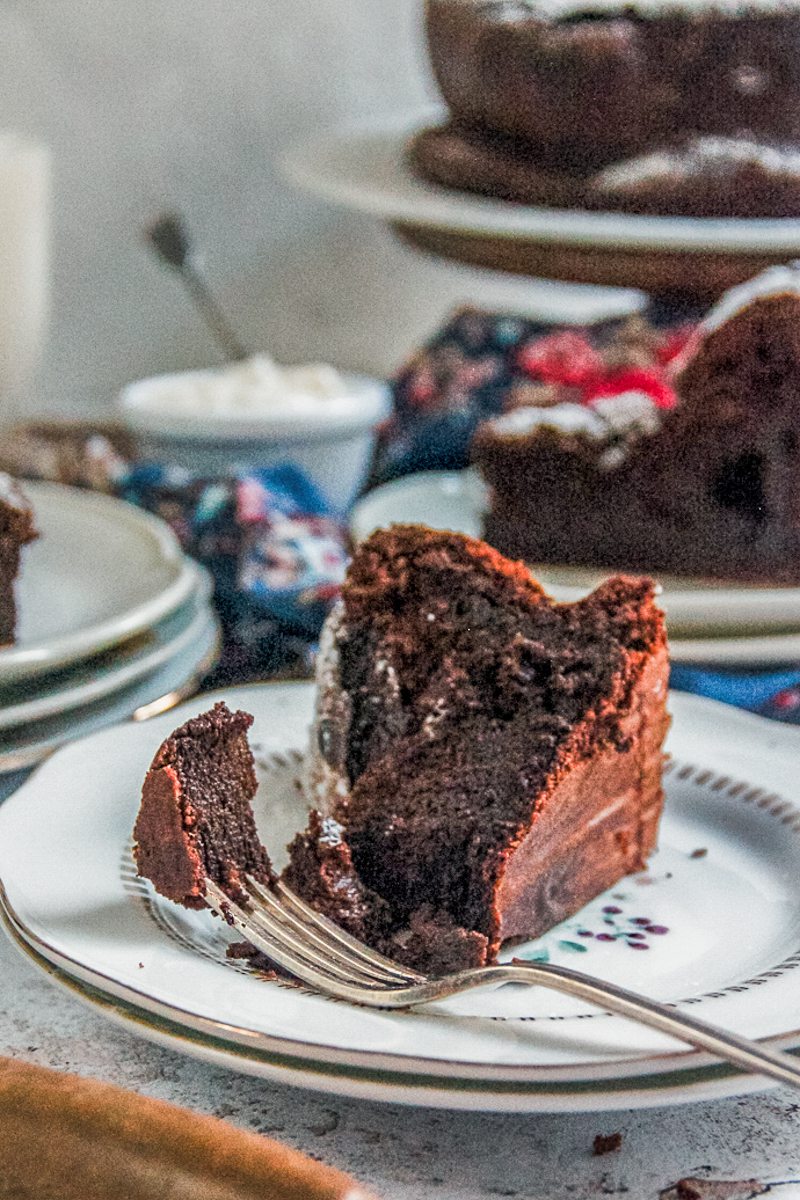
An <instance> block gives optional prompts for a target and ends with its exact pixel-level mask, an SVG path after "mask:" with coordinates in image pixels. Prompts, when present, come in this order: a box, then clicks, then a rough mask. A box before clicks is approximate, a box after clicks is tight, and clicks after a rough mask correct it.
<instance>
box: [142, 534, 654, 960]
mask: <svg viewBox="0 0 800 1200" xmlns="http://www.w3.org/2000/svg"><path fill="white" fill-rule="evenodd" d="M666 687H667V649H666V641H665V635H664V626H663V619H662V614H661V613H660V612H659V610H658V608H657V607H656V606H655V604H654V601H653V585H652V583H651V582H650V581H649V580H646V579H627V578H622V577H620V578H616V579H611V580H609V581H608V582H607V583H605V584H604V585H603V586H602V587H601V588H599V589H598V590H597V591H596V592H595V593H593V594H592V595H591V596H590V597H588V598H587V599H586V600H583V601H581V602H580V603H577V604H571V605H559V604H555V603H553V601H551V600H550V599H549V598H548V597H547V596H546V595H545V594H544V592H543V591H542V589H541V588H540V587H539V585H538V584H537V583H536V582H535V581H534V580H533V578H532V577H531V576H530V574H529V573H528V571H527V570H526V569H525V568H524V566H523V565H522V564H521V563H514V562H510V561H509V560H507V559H504V558H502V557H501V556H500V555H499V554H498V553H497V552H496V551H494V550H492V549H490V548H489V547H488V546H486V545H485V544H484V543H482V542H479V541H476V540H474V539H471V538H466V537H463V536H461V535H459V534H451V533H440V532H434V531H433V530H429V529H426V528H423V527H420V526H400V527H395V528H392V529H390V530H384V531H379V532H378V533H375V534H373V536H372V537H371V538H370V539H369V540H368V541H367V542H366V543H365V544H364V545H363V546H362V547H361V548H360V549H359V550H358V551H357V552H356V555H355V558H354V560H353V563H352V566H351V568H350V571H349V574H348V578H347V581H346V583H345V585H344V589H343V595H342V599H341V602H340V604H339V605H338V607H337V608H336V609H335V610H334V612H333V613H332V615H331V617H330V618H329V621H328V623H327V625H326V629H325V633H324V639H323V646H322V650H321V654H320V666H319V673H318V701H317V711H316V716H315V720H314V725H313V734H312V749H311V754H310V761H309V768H308V778H309V788H310V793H311V798H312V800H313V802H314V804H315V806H316V807H315V809H314V810H313V811H312V813H311V817H310V821H309V825H308V828H307V829H306V831H305V832H304V833H301V834H298V835H297V837H296V838H295V839H294V841H293V842H292V844H291V846H290V847H289V864H288V866H287V868H286V870H285V871H284V875H283V878H284V880H285V882H286V883H287V884H288V885H289V886H290V887H291V888H293V889H294V890H295V891H296V892H298V893H299V894H300V895H302V896H303V897H305V898H306V899H307V900H308V902H309V903H310V904H311V905H313V906H314V907H315V908H316V909H317V910H318V911H320V912H323V913H325V914H326V915H327V916H329V917H330V918H332V919H333V920H334V921H336V922H337V923H339V924H340V925H341V926H342V927H343V928H345V929H347V930H348V931H349V932H350V933H352V934H354V935H355V936H356V937H358V938H360V939H361V940H363V941H365V942H367V943H369V944H371V945H372V946H374V947H376V948H377V949H379V950H381V951H382V952H384V953H385V954H388V955H389V956H390V957H392V958H393V959H395V960H397V961H400V962H404V963H406V964H408V965H410V966H413V967H415V968H416V969H417V970H420V971H422V972H424V973H426V974H444V973H449V972H452V971H457V970H460V969H464V968H468V967H472V966H479V965H481V964H484V963H486V962H491V961H492V960H493V959H494V958H495V956H496V954H497V951H498V949H499V947H500V945H501V944H502V943H503V942H505V941H508V940H514V939H516V940H519V939H522V938H531V937H536V936H537V935H538V934H540V933H542V932H543V931H544V930H546V929H548V928H549V927H550V926H552V925H553V924H555V923H557V922H558V921H560V920H562V919H563V918H564V917H566V916H568V915H569V914H571V913H573V912H575V911H576V910H577V909H578V908H580V907H581V906H582V905H583V904H585V903H586V902H587V901H588V900H590V899H591V898H592V897H593V896H595V895H597V894H598V893H599V892H601V891H602V890H603V889H605V888H607V887H609V886H611V885H613V884H614V883H616V882H617V881H618V880H619V879H620V878H621V877H622V876H624V875H627V874H628V873H629V872H631V871H636V870H638V869H640V868H641V867H643V866H644V864H645V860H646V858H647V855H648V854H649V853H650V851H651V850H652V849H653V847H654V844H655V839H656V832H657V826H658V820H659V816H660V813H661V806H662V799H663V797H662V790H661V761H662V753H661V746H662V741H663V738H664V735H665V732H666V729H667V724H668V718H667V715H666V710H665V703H666ZM249 723H250V718H249V717H247V715H246V714H244V713H230V712H229V711H228V710H227V708H225V706H224V705H221V704H218V705H217V706H216V707H215V708H214V709H213V710H212V712H210V713H206V714H204V715H203V716H200V717H196V718H194V719H193V720H191V721H188V722H187V723H186V724H185V725H184V726H183V727H182V728H181V729H179V730H177V731H176V733H174V734H173V735H172V737H170V738H168V739H167V740H166V741H165V742H164V744H163V746H162V747H161V748H160V750H159V751H158V753H157V754H156V757H155V759H154V761H153V765H152V767H151V769H150V771H149V772H148V774H147V777H146V779H145V784H144V788H143V793H142V806H141V810H140V813H139V817H138V819H137V822H136V830H135V836H136V839H137V847H136V858H137V863H138V866H139V871H140V874H142V875H144V876H146V877H147V878H149V879H150V880H151V881H152V882H153V883H154V885H155V886H156V888H157V889H158V890H159V891H160V892H162V893H163V894H164V895H166V896H168V897H169V898H170V899H172V900H175V901H177V902H179V903H182V904H185V905H188V906H190V907H200V906H202V905H203V903H204V899H203V897H204V886H203V878H204V876H205V875H210V876H211V877H212V878H214V879H216V880H217V882H219V883H220V885H221V886H222V887H223V888H224V889H225V890H226V891H227V892H228V894H229V895H231V896H232V897H234V898H239V897H240V896H241V894H242V877H243V876H244V875H245V874H246V873H252V874H254V875H256V877H258V878H260V879H262V880H267V881H268V880H269V879H270V878H271V869H270V866H269V862H268V859H267V857H266V853H265V851H264V850H263V848H262V847H261V844H260V842H259V841H258V837H257V834H256V832H255V824H254V820H253V815H252V809H251V807H250V802H251V799H252V796H253V794H254V791H255V777H254V775H253V767H252V758H251V756H250V752H249V750H248V748H247V740H246V730H247V727H248V725H249ZM234 953H235V954H237V955H240V954H241V950H240V949H236V950H234ZM253 954H254V957H255V961H259V958H258V956H257V955H255V952H253Z"/></svg>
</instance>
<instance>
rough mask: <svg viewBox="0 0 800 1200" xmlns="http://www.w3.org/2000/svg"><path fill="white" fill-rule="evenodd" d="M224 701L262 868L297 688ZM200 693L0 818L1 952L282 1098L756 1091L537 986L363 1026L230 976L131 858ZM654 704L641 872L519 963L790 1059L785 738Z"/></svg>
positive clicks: (790, 754)
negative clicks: (168, 755) (647, 854)
mask: <svg viewBox="0 0 800 1200" xmlns="http://www.w3.org/2000/svg"><path fill="white" fill-rule="evenodd" d="M221 695H223V697H224V698H225V699H227V700H228V702H229V703H231V704H236V705H239V706H241V707H242V708H245V709H247V710H248V711H250V712H252V713H253V714H254V716H255V724H254V727H253V740H254V742H255V743H257V759H258V760H259V770H260V774H261V779H262V783H263V784H264V786H263V787H262V788H261V790H260V792H259V796H258V798H257V810H258V820H259V825H260V828H261V832H262V835H263V836H264V837H265V839H266V840H267V842H268V844H269V846H270V848H271V850H272V851H273V852H274V853H275V858H276V860H277V862H278V865H280V861H281V854H280V847H281V846H282V845H284V844H285V842H286V840H287V839H288V837H289V836H290V835H291V833H292V832H293V831H294V830H296V829H297V828H298V827H299V826H301V825H302V824H303V822H304V820H305V812H304V803H303V800H302V797H301V796H300V795H299V793H298V790H297V789H296V787H295V786H294V780H295V778H296V775H297V772H298V769H299V765H300V757H301V752H302V749H303V746H304V744H305V741H306V737H307V725H308V722H309V719H310V715H311V711H312V703H313V687H312V685H310V684H262V685H259V686H255V687H247V688H237V689H231V690H229V691H228V692H226V693H223V694H221ZM216 698H217V697H215V696H208V697H203V698H202V700H201V699H200V698H198V697H196V698H195V699H194V700H193V701H192V702H191V704H189V705H184V706H182V707H181V709H179V710H176V711H175V712H173V713H171V714H169V715H168V716H165V717H160V718H158V719H156V720H154V721H152V722H147V723H145V724H139V725H136V724H126V725H123V726H120V727H118V728H114V729H110V730H106V731H104V732H102V733H100V734H96V735H95V736H93V737H92V738H90V739H88V740H85V741H83V742H80V743H77V744H72V745H70V746H68V747H66V748H64V749H63V750H61V751H60V752H59V753H58V754H57V755H55V756H54V757H53V758H51V759H50V760H49V761H48V762H47V763H45V764H44V765H43V766H42V767H41V768H40V769H39V770H38V771H37V772H36V773H35V774H34V775H33V776H32V777H31V778H30V779H29V780H28V782H27V783H25V784H24V785H23V786H22V788H20V790H19V791H17V792H16V793H15V794H14V795H12V796H11V797H10V799H8V800H7V801H6V802H5V803H4V804H3V806H2V808H0V879H2V882H3V886H4V896H3V908H4V910H5V913H6V918H7V921H8V923H9V925H10V927H11V928H12V930H13V932H14V935H15V937H16V938H17V939H18V940H22V941H24V942H25V943H26V944H27V946H28V947H29V949H30V951H31V953H32V954H33V955H34V956H38V960H39V961H40V963H44V965H45V969H48V966H49V965H50V964H52V965H54V966H56V967H57V968H58V969H59V971H60V972H62V975H61V978H62V981H64V982H66V983H68V985H69V986H70V987H72V988H74V989H77V991H78V993H79V994H80V995H81V996H83V998H84V999H86V1000H88V1001H89V1002H90V1003H92V1004H94V1005H96V1006H97V1007H99V1008H100V1010H101V1011H103V1012H105V1013H106V1014H107V1015H108V1016H109V1017H111V1018H112V1019H113V1020H115V1021H118V1022H121V1023H123V1024H125V1025H126V1026H127V1027H129V1028H130V1029H132V1030H134V1031H137V1032H139V1033H141V1034H142V1035H143V1036H145V1037H149V1038H152V1039H154V1040H157V1041H159V1042H161V1043H163V1044H166V1045H169V1046H171V1047H173V1048H175V1049H179V1050H183V1051H184V1052H186V1053H189V1054H193V1055H195V1056H197V1057H200V1058H202V1059H205V1060H206V1061H210V1062H215V1063H219V1064H223V1065H226V1066H228V1067H232V1068H234V1069H239V1070H243V1071H247V1072H251V1073H253V1074H259V1075H263V1076H266V1077H270V1078H275V1079H278V1080H281V1081H283V1082H286V1083H295V1084H299V1085H302V1086H306V1087H312V1088H317V1089H320V1090H323V1091H330V1092H336V1093H341V1094H347V1095H355V1096H362V1097H368V1098H371V1099H381V1100H392V1101H399V1102H407V1103H418V1104H425V1105H434V1106H441V1107H449V1108H459V1107H465V1108H472V1109H487V1110H488V1109H496V1110H504V1109H505V1110H519V1111H536V1110H540V1111H558V1110H611V1109H615V1108H630V1107H635V1106H646V1105H663V1104H678V1103H686V1102H689V1101H693V1100H698V1099H702V1098H708V1097H714V1096H723V1095H729V1094H738V1093H742V1092H745V1091H748V1090H753V1089H760V1088H761V1087H763V1086H764V1084H763V1081H760V1080H757V1079H754V1078H752V1077H749V1076H745V1075H742V1074H740V1073H738V1072H737V1071H736V1070H735V1069H733V1068H731V1067H729V1066H727V1065H723V1064H719V1063H716V1062H714V1061H712V1060H711V1059H710V1058H709V1057H708V1056H705V1055H702V1054H700V1053H698V1052H696V1051H686V1050H685V1049H683V1048H681V1047H680V1046H679V1044H678V1043H675V1042H673V1041H670V1040H669V1039H667V1038H665V1037H663V1036H661V1035H658V1034H656V1033H654V1032H652V1031H649V1030H646V1029H643V1028H640V1027H638V1026H634V1025H631V1024H630V1023H627V1022H624V1021H622V1020H620V1019H618V1018H615V1017H611V1016H608V1015H605V1014H602V1013H599V1012H596V1011H594V1010H592V1009H589V1008H586V1007H585V1006H584V1005H583V1004H581V1003H579V1002H577V1001H574V1000H571V999H568V998H566V997H562V996H557V995H555V994H554V993H550V992H547V991H544V990H540V989H526V988H518V987H506V988H502V989H499V990H495V991H491V992H482V993H473V994H471V995H470V996H464V997H461V998H460V999H458V1000H452V1001H449V1002H447V1003H446V1004H441V1005H438V1006H436V1007H435V1008H431V1009H429V1010H427V1011H416V1012H412V1013H392V1012H379V1011H374V1010H370V1011H366V1010H364V1009H359V1008H356V1007H353V1006H351V1005H348V1004H343V1003H338V1002H332V1001H329V1000H326V999H324V998H323V997H320V996H316V995H313V994H311V993H309V992H307V991H305V990H302V989H298V988H294V987H292V986H290V985H287V984H282V983H277V982H274V981H268V980H265V979H263V978H262V977H259V976H258V975H256V974H255V973H253V972H251V971H250V969H249V968H247V967H246V966H244V965H243V964H242V963H240V962H235V963H232V962H230V961H228V960H227V959H226V957H225V949H226V946H227V944H228V942H229V940H230V938H231V936H232V935H231V933H230V931H229V930H228V929H227V927H226V926H225V925H224V924H223V923H222V922H220V921H219V920H217V919H215V918H213V917H212V916H211V915H210V914H209V913H208V912H202V913H190V912H187V911H185V910H184V909H181V908H179V907H177V906H175V905H172V904H170V903H169V902H167V901H164V900H162V899H160V898H158V897H156V896H155V894H154V893H152V891H151V889H150V888H149V885H146V884H144V883H143V882H142V881H140V880H137V879H136V877H135V873H134V869H133V866H132V861H131V855H130V834H131V829H132V826H133V822H134V819H135V815H136V811H137V807H138V802H139V794H140V788H141V781H142V778H143V776H144V774H145V771H146V769H147V767H148V765H149V763H150V760H151V758H152V756H153V753H154V752H155V750H156V748H157V746H158V745H159V743H160V742H161V740H162V739H163V738H164V737H165V736H166V735H167V734H168V733H169V732H171V730H172V729H173V728H174V727H175V726H176V725H177V724H178V723H179V722H180V721H181V720H183V719H185V718H186V717H187V716H188V715H190V714H194V713H196V712H198V711H200V710H201V709H203V708H206V707H207V706H208V705H209V704H210V703H211V702H212V701H213V700H214V699H216ZM671 704H672V710H673V714H674V718H675V720H674V727H673V731H672V734H671V738H670V745H671V749H672V751H673V754H674V755H676V756H677V760H676V762H675V763H674V764H673V766H672V768H671V770H670V771H669V773H668V775H667V780H666V783H667V793H668V801H667V808H666V812H665V817H664V821H663V825H662V830H661V838H660V847H661V848H660V850H659V851H658V853H657V854H656V855H655V856H654V858H653V859H652V860H651V864H650V868H649V870H648V872H647V873H646V874H644V875H639V876H635V877H631V878H629V879H626V880H625V881H623V882H622V883H620V884H618V885H617V886H616V887H615V888H613V889H612V890H611V893H610V894H606V895H605V896H604V897H601V898H599V899H597V900H595V901H593V902H592V903H591V904H590V905H588V906H587V907H586V909H584V911H583V912H582V913H581V914H580V915H578V916H577V917H575V918H573V919H571V920H570V921H568V922H566V923H565V924H564V925H563V926H561V927H559V928H558V929H556V930H554V931H552V932H551V933H550V934H548V935H546V936H545V937H544V938H542V939H540V941H539V942H538V943H535V944H531V945H529V946H525V947H516V948H515V953H517V954H520V953H521V954H523V955H524V954H529V953H535V952H539V953H542V952H544V951H546V952H547V953H548V954H549V956H550V958H551V960H552V961H555V962H568V963H572V964H579V965H580V966H581V968H582V969H585V970H587V971H589V972H591V973H595V974H597V975H598V976H601V977H603V978H607V979H611V980H616V981H621V982H625V983H626V984H628V985H629V986H630V987H633V988H636V989H639V990H641V991H643V992H647V993H649V994H651V995H653V996H657V997H659V998H662V999H670V1000H674V1001H675V1002H677V1003H678V1004H680V1005H683V1004H686V1005H690V1006H691V1008H692V1011H695V1010H696V1011H698V1012H699V1013H700V1014H702V1015H703V1016H705V1017H707V1018H708V1019H709V1020H711V1021H716V1022H717V1023H718V1024H720V1025H723V1026H727V1027H729V1028H731V1029H735V1030H737V1031H738V1032H740V1033H743V1034H747V1035H749V1036H751V1037H757V1038H768V1039H770V1040H774V1041H775V1043H776V1044H780V1045H800V1028H798V1027H800V1019H799V1018H798V1004H799V1002H800V970H798V966H800V783H798V775H797V759H798V753H800V732H798V731H796V730H793V729H790V728H786V727H784V726H781V725H777V724H773V723H769V722H765V721H762V720H759V719H758V718H755V717H750V716H748V715H746V714H742V713H740V712H738V711H737V710H734V709H730V708H727V707H725V706H721V705H717V704H714V703H712V702H710V701H704V700H699V699H697V698H696V697H690V696H684V695H679V694H678V695H674V696H673V697H672V701H671ZM31 830H36V835H35V837H32V835H31ZM611 909H613V910H614V911H613V912H612V911H610V910H611ZM645 922H646V924H645ZM582 931H583V932H582ZM587 933H592V934H595V935H596V934H597V933H603V934H605V935H606V938H604V939H603V940H602V941H601V940H598V938H597V937H596V936H593V937H591V938H590V937H587V936H584V935H585V934H587ZM634 934H636V935H640V934H644V937H641V936H637V937H633V936H631V935H634ZM615 935H619V936H615ZM608 937H611V939H612V940H610V941H609V940H606V939H607V938H608ZM637 943H638V944H639V945H640V946H646V947H647V949H646V951H645V952H643V951H642V950H639V951H634V950H633V948H632V947H633V945H635V944H637ZM576 947H579V948H577V949H576Z"/></svg>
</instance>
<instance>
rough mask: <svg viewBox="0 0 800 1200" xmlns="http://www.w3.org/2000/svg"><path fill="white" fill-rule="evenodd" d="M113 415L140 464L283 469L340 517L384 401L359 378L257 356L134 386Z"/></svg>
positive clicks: (381, 391) (380, 390) (376, 387)
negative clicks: (289, 468) (135, 443)
mask: <svg viewBox="0 0 800 1200" xmlns="http://www.w3.org/2000/svg"><path fill="white" fill-rule="evenodd" d="M118 409H119V411H120V415H121V416H122V418H123V420H124V421H125V423H126V424H127V426H128V427H129V428H130V429H131V430H132V431H133V432H134V433H135V434H137V435H138V437H139V439H140V441H141V444H142V451H143V453H145V454H147V455H149V456H152V457H154V458H158V459H159V460H161V461H165V462H173V463H176V464H178V465H180V466H184V467H186V468H188V469H189V470H193V471H198V472H207V473H222V472H225V471H230V470H233V469H242V468H244V469H246V468H248V467H250V468H253V467H259V466H272V465H279V464H284V463H289V464H293V465H295V466H297V467H299V468H300V469H301V470H303V471H304V472H305V474H306V475H307V476H308V477H309V478H310V479H311V480H312V482H313V483H315V484H316V485H317V486H318V487H319V488H320V490H321V491H322V493H323V495H324V496H325V497H326V498H327V499H328V500H329V501H330V503H331V504H332V505H333V507H334V508H338V509H343V508H345V507H346V506H347V504H348V503H349V502H350V501H351V500H352V499H353V498H354V496H355V493H356V492H357V490H358V488H359V487H360V485H361V483H362V482H363V477H364V474H365V473H366V470H367V467H368V463H369V457H370V455H371V452H372V448H373V445H374V441H375V431H376V428H377V426H378V425H379V423H380V422H381V421H383V420H384V419H385V418H386V417H387V416H388V415H389V413H390V411H391V396H390V392H389V388H388V386H387V385H386V384H385V383H383V382H381V381H380V380H377V379H372V378H370V377H369V376H366V375H356V374H352V373H349V372H341V371H338V370H337V369H336V368H335V367H331V366H328V365H326V364H323V363H319V364H307V365H302V366H281V365H279V364H278V363H276V362H274V361H273V360H272V359H271V358H269V357H268V356H267V355H264V354H257V355H253V356H252V357H251V358H247V359H244V360H242V361H241V362H232V363H228V364H227V365H226V366H223V367H219V368H214V369H210V370H202V371H181V372H176V373H174V374H169V375H157V376H154V377H152V378H150V379H141V380H138V381H137V382H136V383H132V384H129V385H128V386H127V387H126V388H124V389H123V390H122V392H121V394H120V396H119V399H118Z"/></svg>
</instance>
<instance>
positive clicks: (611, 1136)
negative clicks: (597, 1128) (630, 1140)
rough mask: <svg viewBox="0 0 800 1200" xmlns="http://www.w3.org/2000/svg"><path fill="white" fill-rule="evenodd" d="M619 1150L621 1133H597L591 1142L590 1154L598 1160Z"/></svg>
mask: <svg viewBox="0 0 800 1200" xmlns="http://www.w3.org/2000/svg"><path fill="white" fill-rule="evenodd" d="M621 1148H622V1134H621V1133H598V1134H597V1135H596V1136H595V1139H594V1141H593V1142H592V1154H593V1155H594V1156H595V1157H596V1158H599V1157H600V1156H601V1155H603V1154H614V1153H616V1151H617V1150H620V1149H621Z"/></svg>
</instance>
